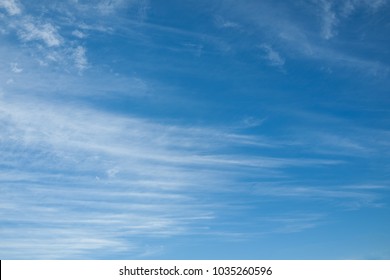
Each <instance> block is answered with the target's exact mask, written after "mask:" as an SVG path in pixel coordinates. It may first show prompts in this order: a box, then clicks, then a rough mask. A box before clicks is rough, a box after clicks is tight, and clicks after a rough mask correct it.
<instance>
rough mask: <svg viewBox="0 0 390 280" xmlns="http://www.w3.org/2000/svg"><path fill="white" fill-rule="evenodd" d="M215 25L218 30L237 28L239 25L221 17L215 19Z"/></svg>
mask: <svg viewBox="0 0 390 280" xmlns="http://www.w3.org/2000/svg"><path fill="white" fill-rule="evenodd" d="M215 24H216V26H217V27H218V28H234V29H236V28H239V27H240V25H239V24H238V23H236V22H233V21H229V20H225V19H224V18H223V17H221V16H216V17H215Z"/></svg>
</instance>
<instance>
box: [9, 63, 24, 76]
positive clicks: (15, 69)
mask: <svg viewBox="0 0 390 280" xmlns="http://www.w3.org/2000/svg"><path fill="white" fill-rule="evenodd" d="M11 71H12V72H13V73H16V74H19V73H22V72H23V68H20V67H19V65H18V63H16V62H13V63H11Z"/></svg>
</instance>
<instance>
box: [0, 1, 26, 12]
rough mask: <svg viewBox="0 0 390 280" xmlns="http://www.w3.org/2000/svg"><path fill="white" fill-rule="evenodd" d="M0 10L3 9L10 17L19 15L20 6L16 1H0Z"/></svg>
mask: <svg viewBox="0 0 390 280" xmlns="http://www.w3.org/2000/svg"><path fill="white" fill-rule="evenodd" d="M0 8H3V9H5V10H6V11H7V13H8V14H9V15H11V16H15V15H19V14H21V12H22V10H21V5H20V3H19V1H18V0H0Z"/></svg>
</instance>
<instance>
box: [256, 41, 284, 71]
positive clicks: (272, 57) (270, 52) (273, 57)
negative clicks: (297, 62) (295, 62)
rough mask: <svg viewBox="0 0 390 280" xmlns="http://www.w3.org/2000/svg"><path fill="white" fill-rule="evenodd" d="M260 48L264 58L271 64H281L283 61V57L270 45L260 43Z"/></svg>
mask: <svg viewBox="0 0 390 280" xmlns="http://www.w3.org/2000/svg"><path fill="white" fill-rule="evenodd" d="M259 47H260V49H261V50H263V51H264V53H265V56H264V58H265V59H266V60H267V61H268V62H269V63H270V65H272V66H283V65H284V63H285V60H284V58H283V57H282V56H281V55H280V54H279V53H278V52H277V51H275V50H274V49H273V48H272V47H271V46H270V45H267V44H262V45H260V46H259Z"/></svg>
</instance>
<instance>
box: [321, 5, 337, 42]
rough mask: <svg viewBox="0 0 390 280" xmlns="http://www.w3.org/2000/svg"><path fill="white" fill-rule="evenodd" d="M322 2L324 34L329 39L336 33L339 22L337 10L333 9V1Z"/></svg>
mask: <svg viewBox="0 0 390 280" xmlns="http://www.w3.org/2000/svg"><path fill="white" fill-rule="evenodd" d="M320 3H321V5H322V20H323V25H322V36H323V37H324V38H325V39H326V40H329V39H331V38H332V37H333V36H335V33H336V31H335V26H336V25H337V23H338V19H337V16H336V14H335V12H334V11H333V10H332V2H330V1H327V0H322V1H321V2H320Z"/></svg>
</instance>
